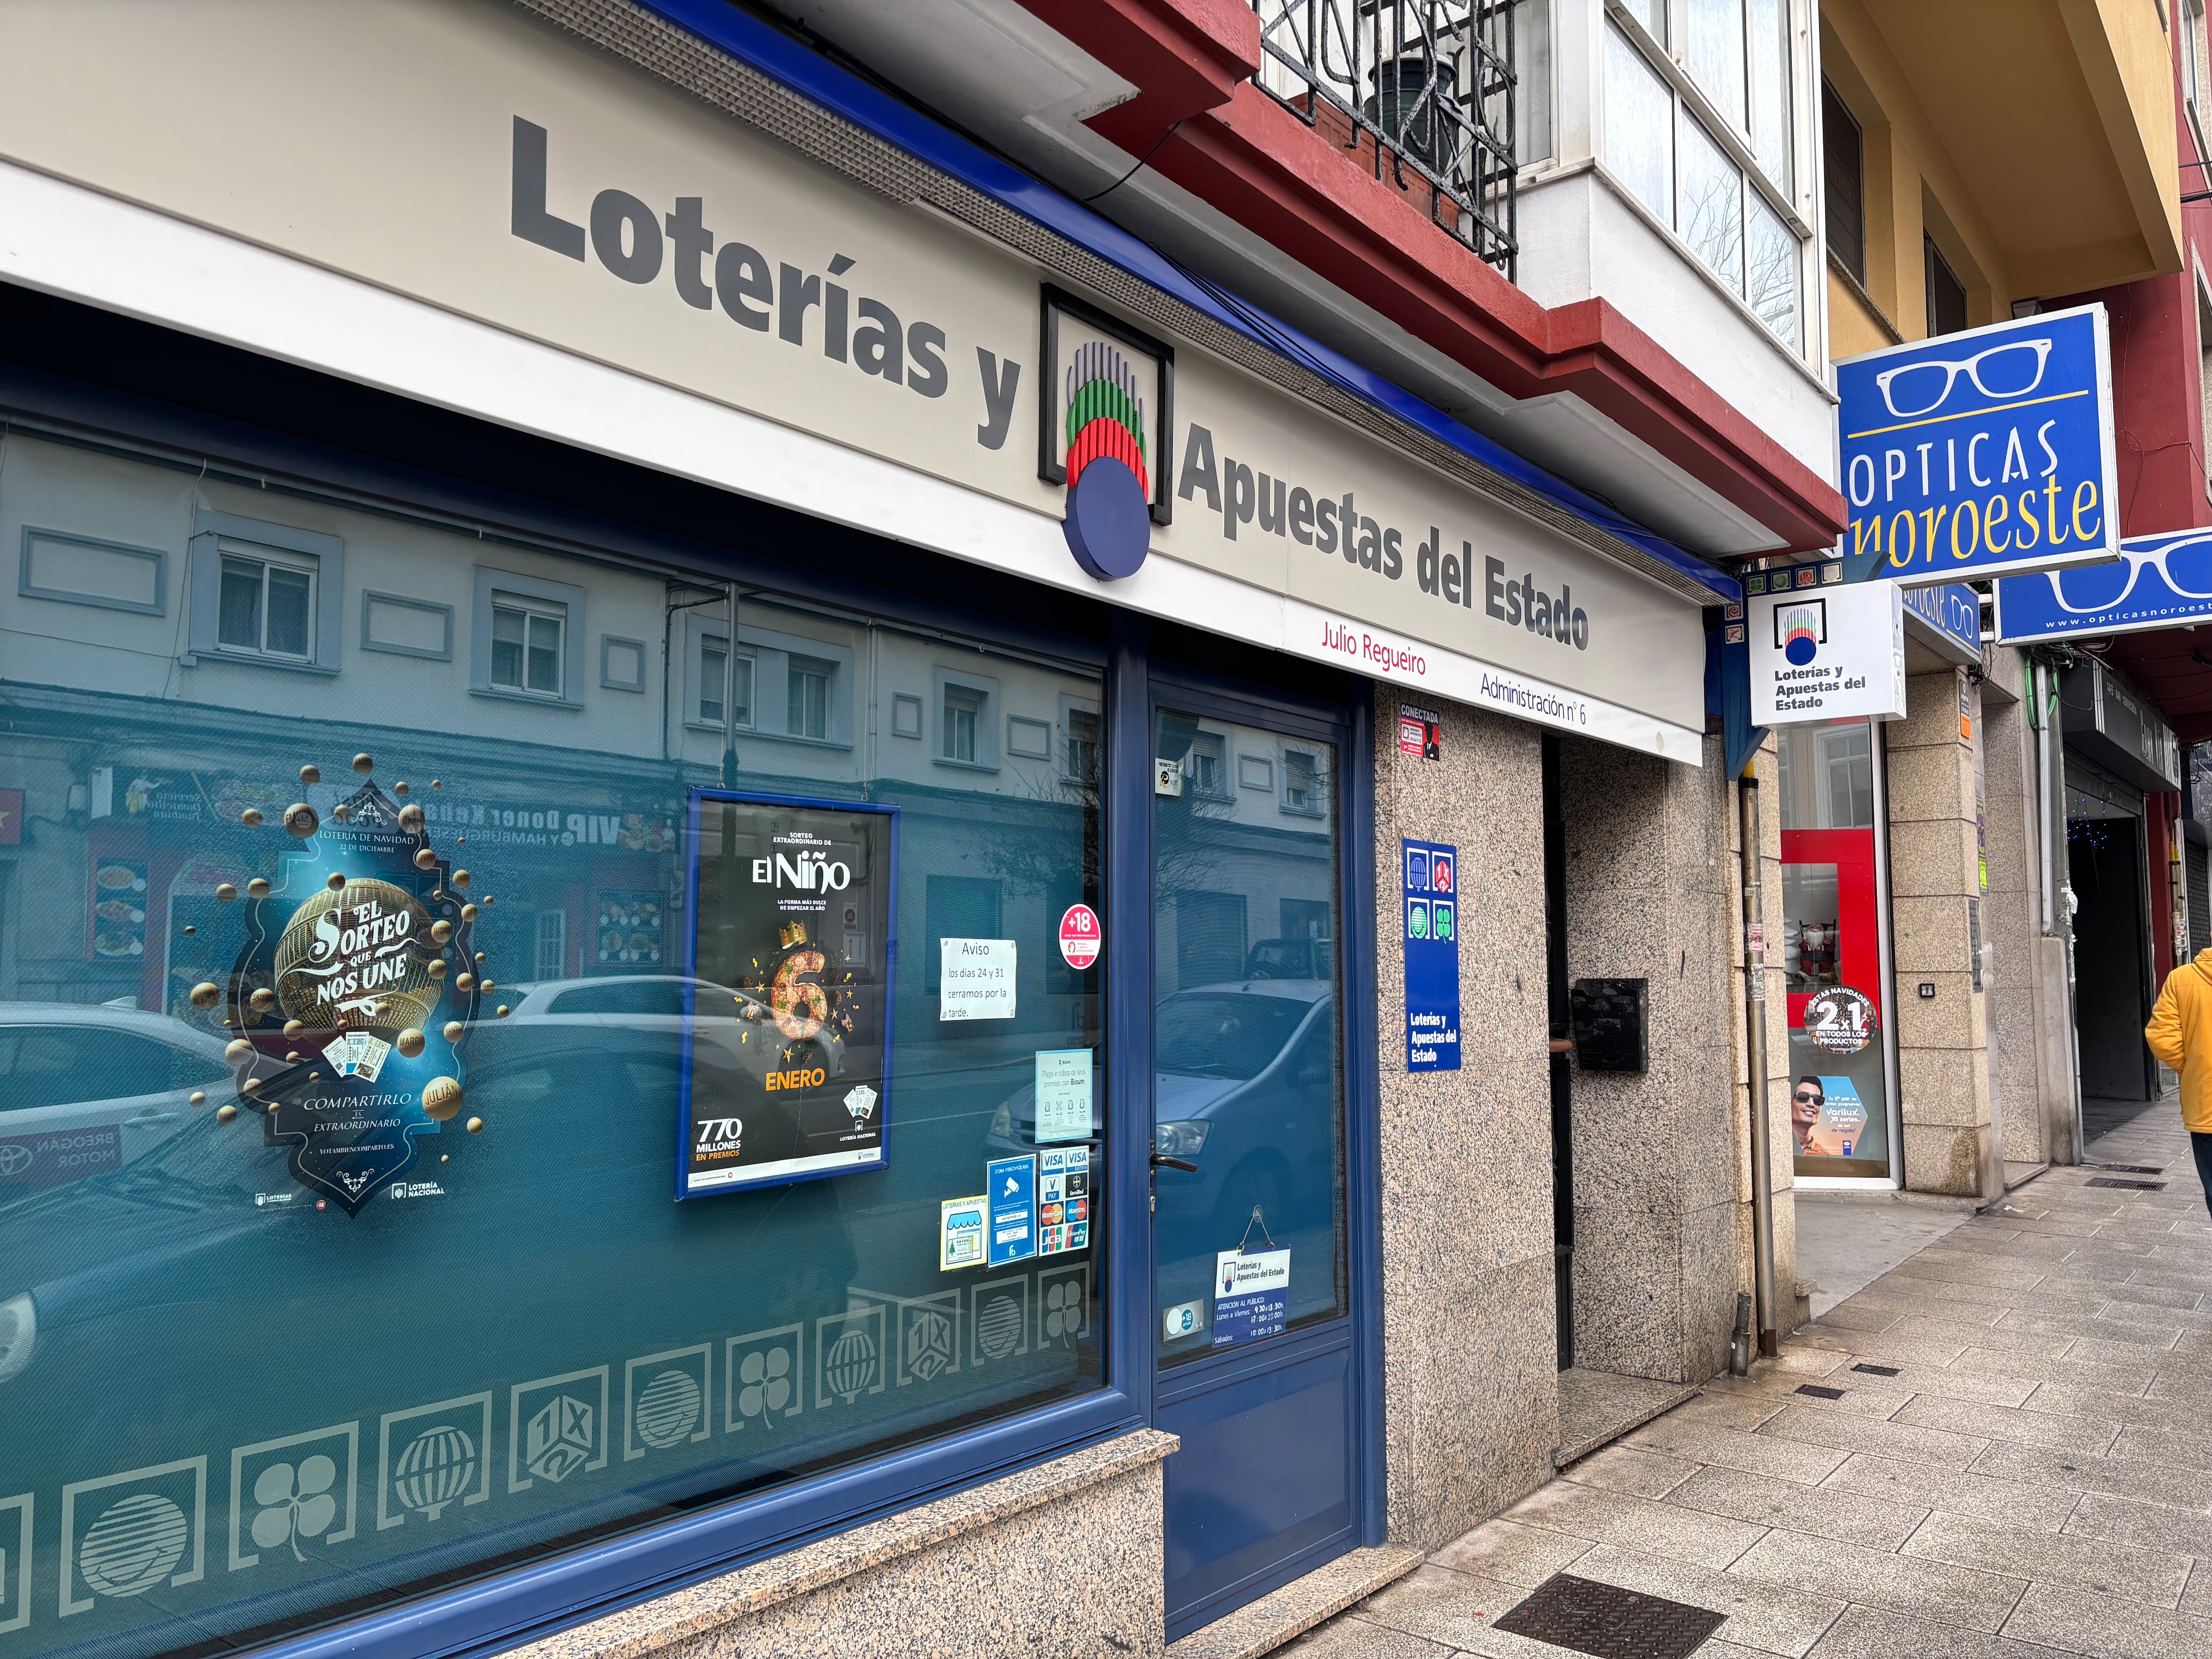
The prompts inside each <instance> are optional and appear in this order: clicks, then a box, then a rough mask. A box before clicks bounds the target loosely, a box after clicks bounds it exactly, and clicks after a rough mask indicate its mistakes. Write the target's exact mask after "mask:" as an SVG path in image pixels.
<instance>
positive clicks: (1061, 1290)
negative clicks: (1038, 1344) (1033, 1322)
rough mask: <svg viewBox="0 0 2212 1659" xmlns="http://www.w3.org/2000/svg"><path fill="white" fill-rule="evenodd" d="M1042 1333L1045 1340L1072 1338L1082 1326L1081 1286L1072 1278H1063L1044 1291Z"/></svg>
mask: <svg viewBox="0 0 2212 1659" xmlns="http://www.w3.org/2000/svg"><path fill="white" fill-rule="evenodd" d="M1044 1305H1045V1310H1046V1311H1045V1316H1044V1334H1045V1337H1046V1340H1056V1339H1060V1338H1063V1337H1064V1338H1066V1339H1067V1340H1071V1341H1072V1340H1074V1337H1075V1334H1076V1332H1078V1331H1079V1330H1080V1329H1081V1328H1083V1286H1082V1285H1081V1284H1079V1282H1078V1281H1076V1280H1075V1279H1062V1280H1060V1283H1059V1284H1057V1285H1054V1286H1053V1287H1052V1288H1051V1289H1050V1290H1048V1291H1046V1292H1045V1293H1044Z"/></svg>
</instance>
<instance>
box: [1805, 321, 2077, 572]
mask: <svg viewBox="0 0 2212 1659" xmlns="http://www.w3.org/2000/svg"><path fill="white" fill-rule="evenodd" d="M1836 390H1837V392H1838V396H1839V398H1841V404H1840V406H1839V408H1838V411H1837V416H1838V420H1839V421H1840V422H1841V428H1840V430H1841V433H1842V438H1843V444H1842V459H1843V474H1844V496H1845V498H1846V499H1847V500H1848V501H1849V502H1850V531H1849V532H1847V534H1846V537H1845V539H1844V554H1845V557H1846V560H1847V561H1848V562H1849V564H1850V578H1851V580H1864V579H1867V578H1876V577H1887V578H1889V579H1892V580H1897V581H1901V582H1905V583H1909V584H1914V585H1917V584H1920V583H1925V582H1956V581H1960V580H1966V579H1967V578H1970V577H1971V578H1980V577H1987V576H1996V575H2000V574H2016V573H2020V572H2024V571H2031V570H2048V569H2054V568H2062V567H2067V566H2073V565H2082V564H2094V563H2098V562H2102V561H2105V560H2109V559H2111V558H2112V557H2113V556H2115V555H2116V554H2117V553H2118V550H2119V525H2118V520H2117V519H2116V518H2115V516H2114V515H2113V513H2112V511H2111V506H2112V495H2113V490H2114V489H2115V487H2116V482H2117V472H2116V469H2115V466H2114V463H2113V450H2112V356H2111V350H2110V347H2109V343H2108V340H2107V336H2106V319H2105V308H2104V307H2102V306H2101V305H2087V306H2081V307H2076V308H2075V309H2073V310H2070V311H2055V312H2051V313H2046V314H2045V315H2042V316H2037V317H2022V318H2017V319H2014V320H2012V321H2010V322H2004V323H1998V324H1996V325H1992V326H1990V327H1988V328H1976V329H1969V330H1967V331H1966V332H1964V333H1961V334H1945V335H1941V336H1938V337H1936V338H1935V339H1932V340H1917V341H1914V342H1912V343H1910V344H1907V345H1901V346H1893V347H1890V348H1889V349H1887V350H1882V351H1875V352H1869V353H1868V354H1867V355H1866V356H1863V357H1852V358H1850V359H1847V360H1846V361H1844V362H1840V363H1838V364H1837V365H1836Z"/></svg>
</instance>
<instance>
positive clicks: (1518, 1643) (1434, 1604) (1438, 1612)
mask: <svg viewBox="0 0 2212 1659" xmlns="http://www.w3.org/2000/svg"><path fill="white" fill-rule="evenodd" d="M1527 1597H1528V1591H1527V1590H1525V1589H1522V1588H1521V1587H1520V1586H1519V1585H1517V1584H1506V1583H1499V1582H1498V1580H1497V1579H1495V1578H1483V1577H1478V1576H1476V1575H1475V1574H1473V1573H1465V1572H1454V1571H1451V1570H1450V1569H1449V1568H1447V1567H1437V1566H1430V1565H1426V1564H1424V1565H1421V1566H1419V1567H1416V1568H1414V1569H1413V1571H1411V1572H1409V1573H1407V1575H1406V1576H1405V1577H1403V1578H1401V1579H1400V1580H1398V1582H1397V1583H1395V1584H1389V1585H1386V1586H1384V1587H1383V1589H1379V1590H1377V1591H1376V1592H1375V1594H1374V1595H1370V1596H1369V1597H1368V1598H1367V1599H1366V1600H1365V1601H1362V1602H1361V1603H1360V1604H1359V1605H1358V1607H1355V1608H1354V1609H1353V1610H1352V1611H1353V1612H1354V1613H1356V1614H1357V1615H1358V1617H1359V1618H1360V1619H1362V1620H1365V1621H1366V1622H1368V1623H1370V1624H1373V1625H1379V1626H1383V1628H1384V1629H1387V1630H1394V1631H1401V1632H1404V1633H1405V1634H1407V1635H1408V1636H1419V1637H1424V1638H1427V1639H1428V1640H1430V1641H1432V1642H1441V1643H1443V1644H1445V1645H1446V1647H1448V1648H1449V1649H1450V1650H1453V1651H1454V1652H1467V1653H1479V1654H1481V1655H1483V1656H1485V1659H1559V1649H1557V1648H1555V1647H1553V1645H1552V1644H1550V1643H1548V1642H1534V1641H1531V1640H1529V1639H1528V1638H1527V1637H1525V1636H1514V1635H1510V1634H1509V1633H1508V1632H1504V1631H1493V1630H1492V1629H1490V1628H1489V1626H1491V1625H1492V1623H1494V1622H1495V1621H1496V1620H1497V1619H1498V1617H1499V1615H1500V1614H1502V1613H1507V1612H1510V1610H1511V1609H1512V1608H1514V1607H1518V1606H1519V1605H1520V1604H1521V1602H1522V1601H1525V1600H1526V1599H1527ZM1354 1651H1355V1652H1356V1651H1358V1650H1356V1649H1355V1650H1354Z"/></svg>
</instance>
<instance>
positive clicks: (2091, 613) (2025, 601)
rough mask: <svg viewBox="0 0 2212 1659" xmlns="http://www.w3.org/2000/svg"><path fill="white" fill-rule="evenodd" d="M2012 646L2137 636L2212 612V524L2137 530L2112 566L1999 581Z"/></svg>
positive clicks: (2003, 631) (2006, 639)
mask: <svg viewBox="0 0 2212 1659" xmlns="http://www.w3.org/2000/svg"><path fill="white" fill-rule="evenodd" d="M1996 611H1997V617H1996V622H1997V638H1998V640H1999V641H2002V643H2004V644H2007V645H2030V644H2033V643H2034V642H2035V641H2038V640H2055V639H2063V638H2066V637H2067V636H2069V635H2076V634H2134V633H2139V632H2141V631H2142V629H2147V628H2172V627H2175V626H2178V625H2180V624H2184V623H2194V622H2197V621H2200V620H2203V619H2204V618H2207V617H2212V530H2180V531H2172V532H2167V533H2166V534H2165V535H2161V536H2130V537H2129V538H2127V539H2126V540H2125V541H2124V542H2122V543H2121V544H2120V556H2119V558H2118V560H2116V561H2115V562H2112V563H2111V564H2100V565H2095V566H2092V567H2091V568H2088V569H2086V570H2052V571H2048V572H2045V574H2041V575H2035V576H2008V577H2006V578H2005V579H2004V580H2002V581H2001V582H1999V583H1997V585H1996Z"/></svg>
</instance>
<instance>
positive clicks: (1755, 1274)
mask: <svg viewBox="0 0 2212 1659" xmlns="http://www.w3.org/2000/svg"><path fill="white" fill-rule="evenodd" d="M1736 804H1737V809H1738V835H1739V836H1740V838H1741V842H1742V843H1743V845H1742V859H1743V973H1744V1004H1743V1006H1744V1050H1743V1051H1744V1060H1745V1064H1746V1066H1747V1070H1748V1074H1749V1081H1750V1085H1751V1087H1750V1090H1749V1093H1750V1097H1751V1255H1752V1261H1751V1272H1752V1289H1753V1293H1754V1295H1755V1297H1756V1300H1757V1305H1758V1310H1759V1352H1760V1353H1762V1354H1764V1355H1767V1356H1769V1357H1771V1356H1773V1355H1775V1354H1778V1353H1780V1352H1782V1334H1781V1333H1780V1332H1779V1331H1778V1330H1777V1329H1776V1328H1775V1312H1774V1193H1773V1190H1772V1188H1773V1182H1774V1175H1773V1169H1774V1158H1773V1147H1772V1145H1771V1133H1770V1132H1769V1129H1768V1127H1767V1102H1766V909H1765V897H1764V884H1763V881H1762V878H1761V873H1760V860H1759V780H1758V779H1757V778H1756V777H1755V776H1753V775H1752V774H1751V773H1750V771H1749V770H1748V769H1746V771H1745V774H1744V776H1743V777H1742V779H1741V781H1739V782H1738V784H1737V786H1736Z"/></svg>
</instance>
